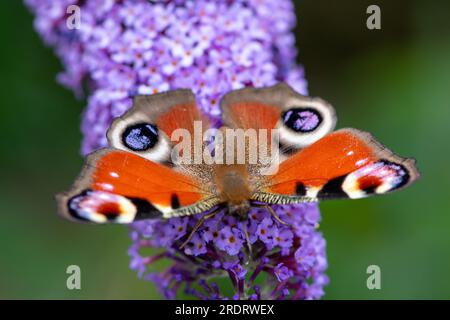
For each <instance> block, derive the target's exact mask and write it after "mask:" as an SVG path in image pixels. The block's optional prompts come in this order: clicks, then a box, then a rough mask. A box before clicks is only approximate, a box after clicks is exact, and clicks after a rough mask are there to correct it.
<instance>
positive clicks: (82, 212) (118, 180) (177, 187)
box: [57, 149, 217, 223]
mask: <svg viewBox="0 0 450 320" xmlns="http://www.w3.org/2000/svg"><path fill="white" fill-rule="evenodd" d="M206 187H207V186H206V183H205V182H203V181H199V180H198V179H196V178H194V177H191V176H189V175H186V174H183V173H180V172H177V171H175V170H173V169H171V168H169V167H166V166H164V165H161V164H158V163H156V162H153V161H150V160H147V159H145V158H142V157H140V156H138V155H135V154H133V153H129V152H126V151H120V150H115V149H103V150H100V151H98V152H95V153H93V154H92V155H90V156H89V157H88V159H87V164H86V166H85V167H84V169H83V171H82V173H81V175H80V178H79V179H78V180H77V182H76V183H75V185H74V186H73V188H72V190H70V191H69V192H67V193H63V194H60V195H58V196H57V199H58V206H59V212H60V213H61V214H62V215H63V216H65V217H66V218H69V219H71V220H76V221H86V222H94V223H107V222H114V223H130V222H133V221H135V220H140V219H153V218H161V217H163V218H170V217H172V216H181V215H190V214H194V213H197V212H202V211H205V210H208V209H210V208H211V207H213V206H214V205H216V204H217V201H216V200H214V199H215V197H214V194H212V191H211V190H207V189H205V188H206Z"/></svg>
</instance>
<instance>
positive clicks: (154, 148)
mask: <svg viewBox="0 0 450 320" xmlns="http://www.w3.org/2000/svg"><path fill="white" fill-rule="evenodd" d="M195 121H201V122H202V128H204V129H205V130H206V129H207V128H208V122H207V119H206V118H205V116H204V115H203V114H202V113H201V112H200V110H199V109H198V108H197V106H196V102H195V96H194V94H193V93H192V91H190V90H185V89H181V90H174V91H169V92H165V93H159V94H155V95H139V96H136V97H135V98H134V102H133V107H132V108H131V109H130V110H129V111H127V112H126V113H125V114H124V115H122V116H121V117H119V118H117V119H116V120H115V121H114V122H113V123H112V125H111V127H110V129H109V130H108V133H107V137H108V142H109V145H110V146H111V147H113V148H117V149H121V150H125V151H128V152H133V153H135V154H137V155H139V156H141V157H144V158H146V159H149V160H152V161H156V162H161V163H170V162H171V160H172V159H171V150H172V147H173V145H174V142H175V141H174V139H171V138H172V135H173V134H174V132H175V130H177V129H181V130H183V129H184V130H187V132H189V133H190V134H193V132H194V125H195Z"/></svg>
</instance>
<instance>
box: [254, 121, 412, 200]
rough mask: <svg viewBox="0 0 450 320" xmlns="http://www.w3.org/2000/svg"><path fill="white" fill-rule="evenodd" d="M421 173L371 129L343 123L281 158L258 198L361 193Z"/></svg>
mask: <svg viewBox="0 0 450 320" xmlns="http://www.w3.org/2000/svg"><path fill="white" fill-rule="evenodd" d="M418 178H419V172H418V170H417V168H416V166H415V161H414V160H413V159H408V158H402V157H400V156H398V155H396V154H394V153H393V152H391V151H389V150H388V149H386V148H385V147H384V146H382V145H381V144H380V143H379V142H377V141H376V140H375V139H374V138H373V137H372V136H371V135H370V134H369V133H366V132H362V131H359V130H356V129H342V130H339V131H336V132H333V133H331V134H329V135H327V136H325V137H324V138H322V139H320V140H319V141H317V142H315V143H314V144H312V145H310V146H309V147H307V148H305V149H302V150H300V151H298V152H297V153H296V154H294V155H293V156H291V157H289V158H288V159H287V160H286V161H284V162H282V163H281V164H280V166H279V170H278V172H277V173H276V174H275V175H273V176H270V177H267V179H266V181H265V182H264V184H263V185H262V186H261V187H260V189H259V192H257V193H256V195H255V199H256V200H260V201H265V202H269V203H282V202H283V201H284V202H289V201H291V202H302V199H303V200H307V199H330V198H354V199H355V198H363V197H367V196H370V195H374V194H383V193H387V192H391V191H394V190H397V189H400V188H404V187H406V186H408V185H410V184H411V183H412V182H414V181H415V180H417V179H418Z"/></svg>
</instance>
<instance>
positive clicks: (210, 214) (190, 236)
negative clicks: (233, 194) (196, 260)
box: [180, 206, 223, 249]
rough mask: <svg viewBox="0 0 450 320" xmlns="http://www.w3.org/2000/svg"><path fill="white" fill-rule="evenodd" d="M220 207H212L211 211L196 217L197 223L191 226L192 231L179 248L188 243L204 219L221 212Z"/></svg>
mask: <svg viewBox="0 0 450 320" xmlns="http://www.w3.org/2000/svg"><path fill="white" fill-rule="evenodd" d="M222 209H223V207H221V206H219V207H218V208H216V209H214V210H213V211H212V212H210V213H208V214H205V215H203V216H202V217H201V218H200V219H198V221H197V223H196V224H195V226H194V228H192V231H191V233H190V234H189V236H188V237H187V239H186V241H184V242H183V244H182V245H181V246H180V249H183V248H184V247H185V246H186V245H187V244H188V243H189V241H191V239H192V237H193V236H194V234H195V233H196V232H197V230H198V228H200V227H201V226H202V225H203V223H205V221H206V220H208V219H211V218H212V217H214V216H215V215H216V214H218V213H219V212H221V211H222Z"/></svg>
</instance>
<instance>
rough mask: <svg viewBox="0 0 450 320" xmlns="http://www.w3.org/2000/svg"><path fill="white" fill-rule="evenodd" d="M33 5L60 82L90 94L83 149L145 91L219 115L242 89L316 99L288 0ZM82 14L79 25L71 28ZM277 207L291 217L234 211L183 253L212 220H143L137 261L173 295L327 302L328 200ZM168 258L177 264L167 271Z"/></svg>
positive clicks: (100, 138)
mask: <svg viewBox="0 0 450 320" xmlns="http://www.w3.org/2000/svg"><path fill="white" fill-rule="evenodd" d="M25 2H26V4H27V5H28V7H29V8H30V9H31V11H32V12H33V13H34V14H35V20H34V25H35V28H36V30H37V31H38V32H39V33H40V35H41V36H42V39H43V40H44V42H45V43H46V44H48V45H49V46H52V47H53V48H54V49H55V52H56V54H57V55H58V57H59V58H60V59H61V61H62V63H63V66H64V71H63V72H62V73H61V74H60V75H59V76H58V80H59V82H60V83H61V84H63V85H64V86H66V87H68V88H70V89H71V90H73V91H74V92H75V93H76V94H77V96H79V97H83V96H86V97H87V106H86V110H85V112H84V116H83V123H82V132H83V135H84V139H83V142H82V153H83V154H88V153H90V152H91V151H93V150H96V149H98V148H102V147H105V146H107V140H106V131H107V129H108V127H109V126H110V124H111V122H112V120H113V119H114V118H116V117H118V116H120V115H121V114H123V113H124V112H125V111H126V110H128V109H129V108H130V107H131V104H132V97H133V96H135V95H138V94H154V93H158V92H164V91H168V90H172V89H178V88H189V89H191V90H192V91H193V92H194V94H195V95H196V97H197V99H198V101H197V102H198V105H199V107H200V108H201V109H202V110H203V111H204V112H205V113H207V114H208V115H209V116H210V117H211V118H212V119H215V120H218V121H220V120H219V119H220V109H219V106H218V102H219V101H220V98H221V96H222V95H223V94H225V93H227V92H229V91H231V90H234V89H239V88H243V87H263V86H270V85H273V84H275V83H278V82H286V83H288V84H289V85H290V86H292V87H293V88H294V89H295V90H296V91H297V92H299V93H303V94H306V90H307V89H306V81H305V79H304V74H303V69H302V68H301V66H299V65H297V64H296V63H295V57H296V53H297V52H296V49H295V38H294V35H293V33H292V29H293V27H294V26H295V23H296V17H295V13H294V7H293V3H292V2H291V1H289V0H277V1H271V0H234V1H233V0H216V1H211V0H195V1H189V0H187V1H170V0H168V1H146V0H121V1H114V0H84V1H81V0H25ZM68 8H72V9H73V8H78V9H79V10H68ZM73 14H79V25H76V26H74V27H71V28H69V27H68V23H67V21H68V19H71V18H73V17H72V15H73ZM273 210H274V211H275V213H276V214H277V215H278V216H279V217H280V219H281V220H282V221H283V222H284V223H280V222H279V221H277V220H276V219H274V218H273V216H272V215H271V214H270V213H269V212H268V210H266V209H264V208H253V209H252V210H251V212H250V213H249V218H248V219H247V220H244V221H240V220H237V219H236V218H235V217H234V216H232V215H230V214H227V212H225V211H224V212H222V213H220V214H218V215H216V216H215V217H213V218H211V219H208V220H207V221H206V222H205V223H204V224H203V225H202V226H201V227H200V229H199V230H198V231H197V232H196V233H195V234H194V236H193V237H192V239H191V240H190V242H189V243H188V244H187V245H186V246H185V247H183V248H182V249H180V247H181V244H182V243H183V242H184V241H185V239H186V238H187V236H188V235H189V234H190V231H191V230H192V228H193V226H194V225H195V223H196V221H197V220H198V219H200V216H201V215H200V216H193V217H185V218H172V219H168V220H165V221H159V220H158V221H141V222H137V223H134V224H133V225H132V226H131V239H132V245H131V247H130V250H129V255H130V257H131V264H130V265H131V268H132V269H133V270H136V271H137V273H138V275H139V276H140V277H142V278H143V279H145V280H149V281H152V282H153V283H155V284H156V285H157V286H158V288H159V289H160V291H161V294H163V295H164V296H165V297H166V298H170V299H175V298H179V297H181V296H182V295H183V294H184V295H191V296H195V297H198V298H201V299H318V298H320V297H321V296H322V295H323V294H324V292H323V288H324V286H325V285H326V284H327V282H328V279H327V277H326V275H325V273H324V272H325V270H326V268H327V260H326V253H325V240H324V239H323V237H322V235H321V233H320V232H318V231H317V227H318V224H319V220H320V213H319V211H318V208H317V205H316V204H311V203H310V204H300V205H289V206H273ZM205 214H207V213H205ZM148 248H153V250H150V253H148V252H149V250H147V249H148ZM162 260H164V261H166V263H165V265H167V266H168V267H167V268H165V269H164V270H162V271H157V270H158V268H156V267H155V263H156V262H157V261H162Z"/></svg>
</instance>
